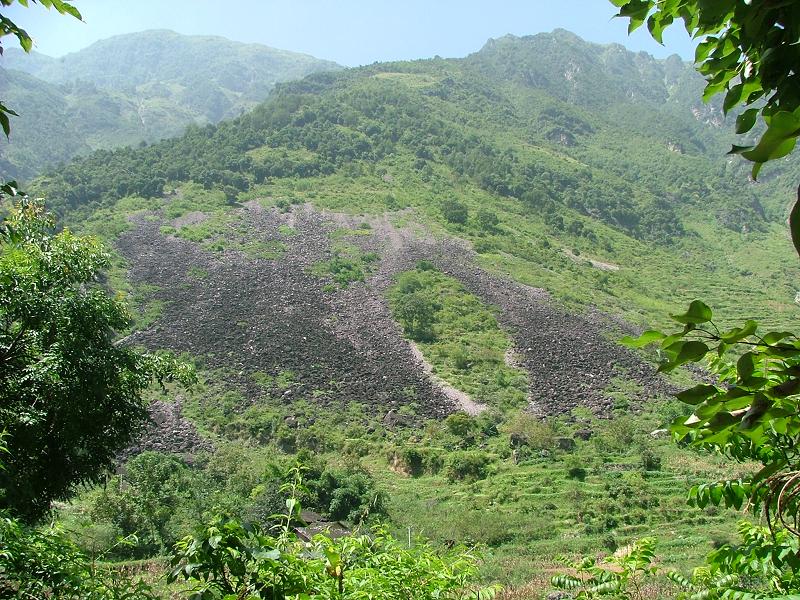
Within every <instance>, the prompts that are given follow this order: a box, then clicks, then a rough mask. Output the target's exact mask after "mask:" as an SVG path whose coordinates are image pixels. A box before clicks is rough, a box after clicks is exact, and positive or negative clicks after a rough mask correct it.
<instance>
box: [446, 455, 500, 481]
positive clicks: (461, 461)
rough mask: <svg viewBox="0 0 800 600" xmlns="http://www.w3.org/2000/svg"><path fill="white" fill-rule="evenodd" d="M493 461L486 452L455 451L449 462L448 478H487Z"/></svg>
mask: <svg viewBox="0 0 800 600" xmlns="http://www.w3.org/2000/svg"><path fill="white" fill-rule="evenodd" d="M491 462H492V459H491V458H490V457H489V455H487V454H486V453H485V452H477V451H461V452H454V453H453V454H451V455H450V459H449V461H448V464H447V478H448V479H449V480H450V481H460V480H467V481H477V480H479V479H485V478H486V477H487V475H488V474H489V465H490V464H491Z"/></svg>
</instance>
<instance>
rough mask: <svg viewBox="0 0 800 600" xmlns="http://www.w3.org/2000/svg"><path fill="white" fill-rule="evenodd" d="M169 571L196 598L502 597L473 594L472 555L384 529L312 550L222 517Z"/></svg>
mask: <svg viewBox="0 0 800 600" xmlns="http://www.w3.org/2000/svg"><path fill="white" fill-rule="evenodd" d="M172 565H173V566H174V569H173V571H172V573H171V574H170V577H169V579H170V581H175V580H176V579H178V578H179V577H180V578H182V579H185V580H187V581H189V582H191V585H192V588H193V590H194V592H195V596H193V597H197V598H222V597H224V598H245V597H247V598H251V599H253V600H267V599H271V598H295V597H301V596H302V597H304V598H306V597H307V598H310V597H312V596H313V597H314V598H338V599H340V600H356V599H357V598H364V597H370V598H381V599H382V600H434V599H435V598H455V597H472V598H478V597H480V598H491V597H494V596H495V593H496V592H497V589H496V588H494V587H493V588H488V589H487V588H483V589H480V588H477V587H475V584H474V581H475V580H476V579H477V575H478V569H477V559H476V557H475V556H473V555H471V554H469V553H467V552H465V551H464V550H461V549H455V550H452V551H448V552H446V553H440V552H437V551H436V550H434V549H433V548H432V547H431V546H430V545H429V544H427V543H417V544H414V545H413V546H412V547H411V548H408V547H406V545H405V544H403V543H400V542H398V541H396V540H395V539H393V538H392V537H391V536H390V535H389V534H388V533H387V532H386V531H384V530H382V529H377V530H375V531H374V532H373V534H372V535H370V536H367V535H364V536H345V537H342V538H339V539H337V540H331V539H330V538H327V537H325V536H315V537H314V539H313V540H312V542H311V544H310V547H307V546H306V544H304V543H303V542H301V541H300V540H298V539H297V537H296V536H295V535H294V534H293V533H291V531H286V532H284V535H283V536H282V537H281V538H280V539H276V538H273V537H270V536H268V535H265V534H263V533H261V531H260V530H259V529H258V528H245V527H243V526H242V525H241V524H239V523H238V522H236V521H230V520H223V519H221V518H217V519H215V520H214V521H212V522H211V523H210V524H209V526H208V527H207V528H206V529H205V530H204V531H203V532H201V533H200V534H199V535H198V536H196V537H188V538H186V539H184V540H183V541H181V542H180V543H179V544H178V545H177V546H176V549H175V555H174V556H173V558H172Z"/></svg>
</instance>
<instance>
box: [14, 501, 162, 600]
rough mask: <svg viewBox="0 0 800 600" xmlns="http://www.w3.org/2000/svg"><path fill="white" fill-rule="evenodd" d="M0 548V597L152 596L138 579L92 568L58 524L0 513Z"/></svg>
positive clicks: (137, 599)
mask: <svg viewBox="0 0 800 600" xmlns="http://www.w3.org/2000/svg"><path fill="white" fill-rule="evenodd" d="M0 548H1V550H0V574H1V575H0V598H87V599H91V600H116V599H119V598H125V599H127V600H155V599H156V596H154V595H153V594H152V593H151V591H150V588H149V587H148V586H147V585H146V584H144V583H143V582H141V581H135V580H132V579H128V578H125V577H123V576H122V575H120V574H119V573H117V572H115V571H113V570H110V569H106V568H103V567H98V566H97V565H96V564H95V562H94V561H90V560H89V559H88V558H87V557H86V556H85V555H84V554H82V553H81V552H80V551H79V550H78V548H77V547H76V546H75V545H74V544H73V543H72V542H71V541H70V540H69V539H68V538H67V536H66V535H65V534H64V532H63V531H61V530H60V529H58V528H54V527H45V528H42V529H33V528H31V527H27V526H25V525H23V524H21V523H20V522H19V521H17V520H16V519H12V518H10V517H9V516H8V515H7V514H5V513H0Z"/></svg>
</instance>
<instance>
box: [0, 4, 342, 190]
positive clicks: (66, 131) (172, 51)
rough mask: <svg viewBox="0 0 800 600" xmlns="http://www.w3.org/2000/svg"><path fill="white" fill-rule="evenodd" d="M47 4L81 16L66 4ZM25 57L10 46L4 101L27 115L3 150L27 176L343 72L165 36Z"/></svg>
mask: <svg viewBox="0 0 800 600" xmlns="http://www.w3.org/2000/svg"><path fill="white" fill-rule="evenodd" d="M42 4H44V5H52V6H53V7H55V8H56V9H58V10H59V12H64V11H65V8H63V7H69V8H70V9H71V11H75V9H74V8H72V6H71V5H69V4H68V3H66V2H61V1H60V0H58V1H54V2H49V1H45V2H42ZM71 11H70V14H77V11H75V12H71ZM4 27H5V25H4ZM3 31H4V32H6V30H5V29H4V30H3ZM26 51H27V52H28V54H25V53H23V52H20V51H19V50H17V49H16V48H7V49H6V52H5V53H4V54H3V69H2V70H0V78H2V80H3V82H4V84H5V85H4V88H5V89H4V93H3V96H4V97H3V101H4V102H6V103H7V104H8V106H10V107H12V108H14V109H15V110H16V112H17V113H19V115H20V116H21V118H18V119H15V120H14V133H13V135H12V136H11V142H12V143H11V144H9V145H7V146H5V147H4V148H3V150H2V159H3V165H4V171H5V174H6V176H9V177H17V178H26V179H28V178H31V177H33V176H36V175H37V174H39V173H41V172H42V171H44V170H45V169H48V168H52V167H53V166H54V165H57V164H59V163H63V162H67V161H68V160H69V159H71V158H73V157H75V156H80V155H85V154H88V153H89V152H91V151H93V150H98V149H113V148H119V147H124V146H131V147H135V146H138V145H140V144H142V143H147V142H153V141H156V140H161V139H164V138H168V137H172V136H176V135H180V134H181V133H182V132H183V131H184V130H185V129H186V128H187V127H197V126H198V124H200V125H205V124H208V123H216V122H218V121H220V120H222V119H226V118H231V117H234V116H238V115H239V114H241V113H242V112H243V111H245V110H249V109H251V108H253V107H254V106H255V105H256V104H258V103H259V102H261V101H263V100H264V99H265V98H267V97H268V96H269V94H270V93H271V92H272V90H273V88H274V86H275V82H280V81H288V80H293V79H298V78H300V77H303V76H305V75H307V74H309V73H313V72H317V71H327V70H334V69H339V68H340V67H339V66H338V65H337V64H335V63H332V62H330V61H324V60H319V59H316V58H313V57H311V56H308V55H304V54H297V53H293V52H287V51H284V50H277V49H274V48H269V47H267V46H260V45H256V44H242V43H238V42H233V41H230V40H226V39H224V38H220V37H212V36H186V35H180V34H177V33H174V32H172V31H165V30H159V31H144V32H140V33H133V34H126V35H120V36H116V37H113V38H110V39H106V40H101V41H99V42H96V43H95V44H93V45H91V46H90V47H88V48H85V49H83V50H80V51H79V52H76V53H73V54H70V55H69V56H67V57H63V58H58V59H56V58H50V57H49V56H45V55H42V54H38V53H36V52H30V45H28V46H27V48H26ZM200 57H202V58H200ZM0 114H2V113H0Z"/></svg>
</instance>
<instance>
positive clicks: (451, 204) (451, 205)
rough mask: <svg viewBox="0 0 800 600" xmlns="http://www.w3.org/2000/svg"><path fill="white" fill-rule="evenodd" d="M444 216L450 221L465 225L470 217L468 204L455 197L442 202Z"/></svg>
mask: <svg viewBox="0 0 800 600" xmlns="http://www.w3.org/2000/svg"><path fill="white" fill-rule="evenodd" d="M442 216H444V218H445V220H446V221H447V222H448V223H454V224H458V225H464V224H465V223H466V222H467V219H469V211H468V210H467V206H466V205H465V204H463V203H461V202H459V201H458V200H455V199H454V198H449V199H447V200H445V201H444V202H442Z"/></svg>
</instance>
